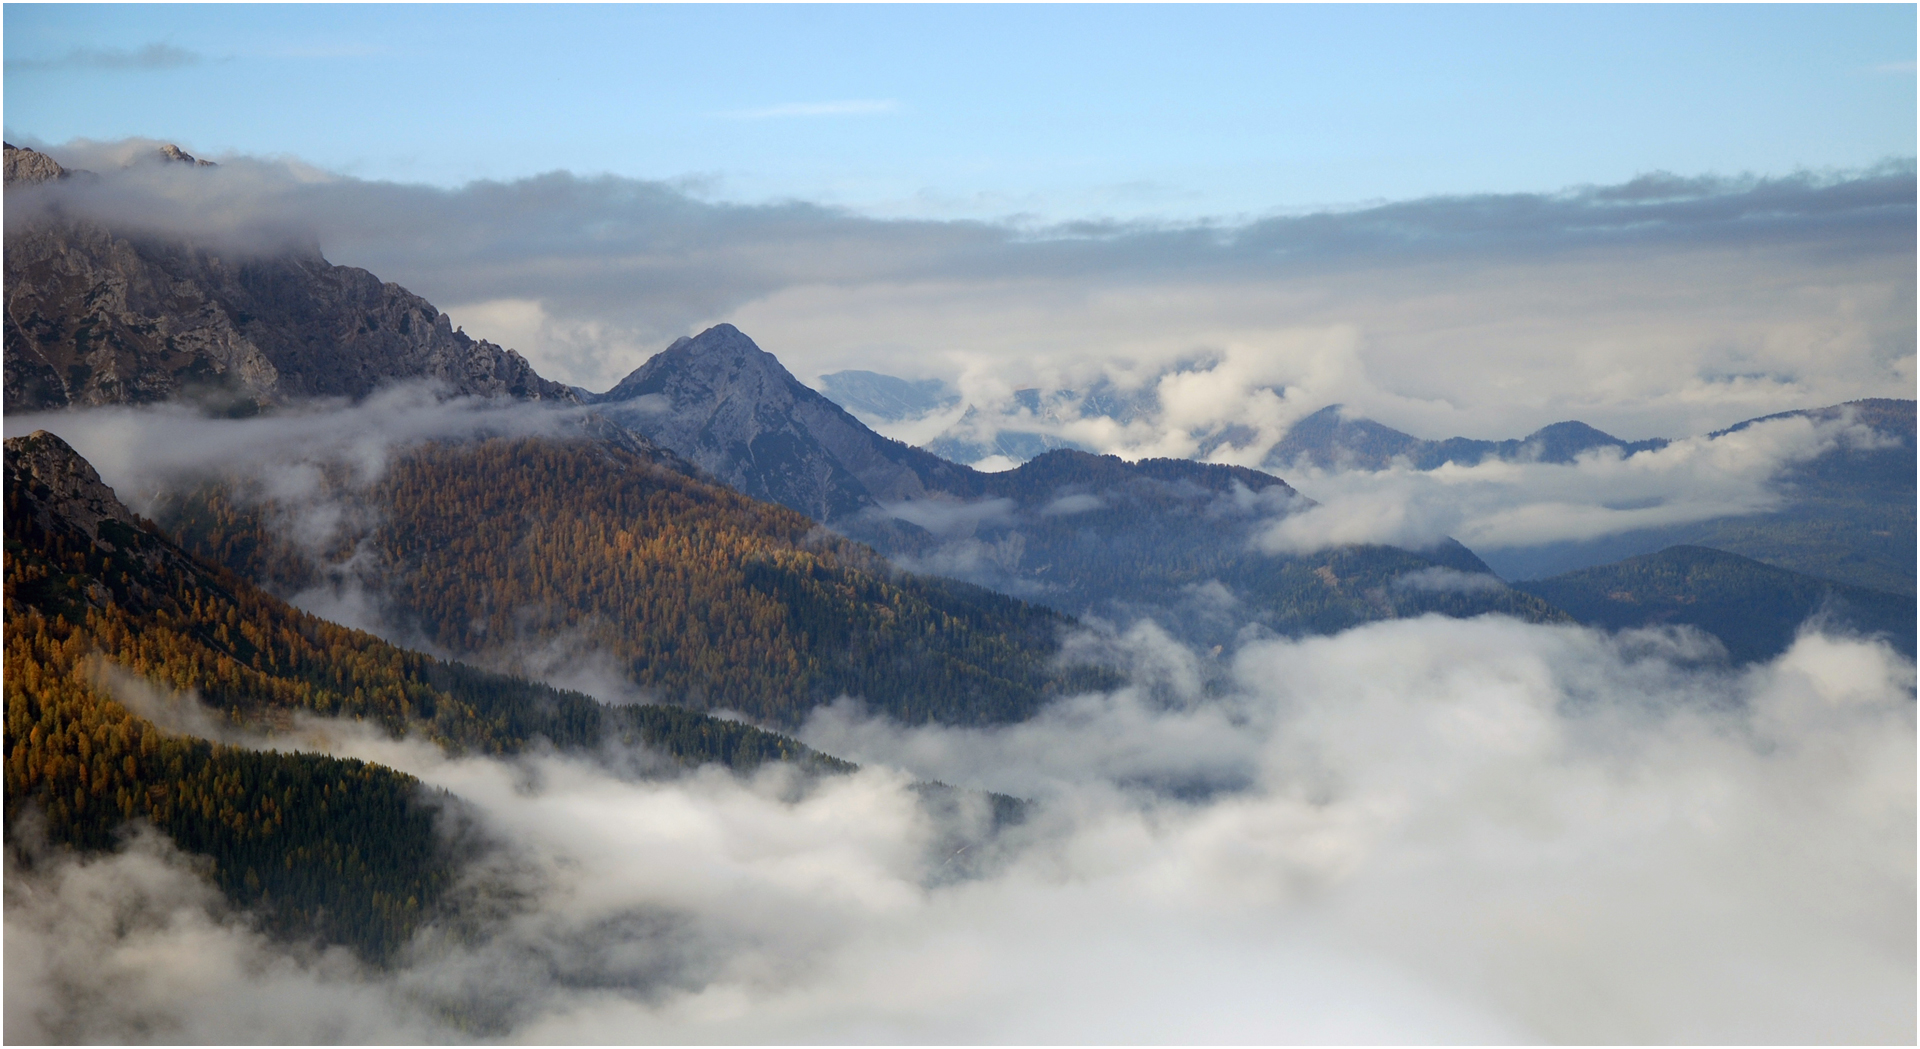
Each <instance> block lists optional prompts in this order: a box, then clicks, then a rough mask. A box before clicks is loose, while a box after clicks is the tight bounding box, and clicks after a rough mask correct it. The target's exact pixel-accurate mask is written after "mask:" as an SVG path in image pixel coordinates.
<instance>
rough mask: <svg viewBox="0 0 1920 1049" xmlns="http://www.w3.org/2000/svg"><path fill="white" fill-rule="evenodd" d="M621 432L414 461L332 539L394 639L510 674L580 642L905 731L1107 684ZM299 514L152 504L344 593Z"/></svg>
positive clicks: (230, 551) (774, 717)
mask: <svg viewBox="0 0 1920 1049" xmlns="http://www.w3.org/2000/svg"><path fill="white" fill-rule="evenodd" d="M672 463H673V461H672V460H670V459H669V458H668V457H666V456H664V455H648V454H643V453H642V452H640V451H636V450H633V449H631V448H622V447H617V446H615V445H612V444H609V443H607V442H605V441H600V440H596V439H593V438H591V437H586V436H582V437H580V438H576V439H568V440H560V439H548V438H540V439H521V440H511V439H496V440H489V441H477V442H467V443H458V444H455V443H446V444H432V445H426V446H421V447H417V448H414V449H411V450H408V451H406V452H404V453H401V454H397V455H396V456H395V457H394V458H393V460H392V462H391V463H390V464H389V466H388V468H387V470H386V472H385V474H384V476H383V477H382V478H381V479H380V480H379V481H378V482H377V483H375V484H373V485H372V486H371V487H368V488H365V489H355V488H352V487H350V486H347V485H345V484H344V483H341V484H339V486H338V487H336V488H335V489H334V490H333V491H332V492H330V493H329V498H332V499H336V500H339V501H341V502H343V503H346V504H348V505H351V506H353V507H354V508H355V512H353V513H348V514H346V515H344V517H345V518H346V519H348V520H352V521H357V522H359V524H358V525H357V526H352V527H350V528H349V530H348V531H346V532H344V533H343V534H342V535H340V536H339V537H338V540H337V548H338V549H339V550H340V551H341V552H342V554H343V556H344V554H345V553H349V552H354V551H359V552H360V558H361V562H364V561H366V560H367V559H371V560H372V562H373V563H374V564H375V565H376V568H375V572H376V574H377V577H378V583H377V590H378V593H379V594H380V595H382V596H383V597H384V599H385V600H386V602H387V606H386V608H385V613H386V616H387V618H388V620H389V621H390V622H392V623H393V624H395V629H398V630H401V631H403V632H408V633H413V634H417V636H419V637H420V638H421V639H422V640H423V643H426V644H430V645H433V646H435V647H436V648H438V649H440V650H442V651H446V652H449V653H452V654H454V655H457V656H460V657H462V658H472V659H478V660H484V661H486V662H488V663H490V664H493V665H496V666H503V667H525V666H528V665H531V664H530V662H529V661H537V660H538V659H539V658H541V657H542V656H543V655H544V654H550V653H552V652H553V651H555V650H556V646H557V647H558V648H561V649H584V650H588V651H591V652H594V653H598V654H600V655H601V656H603V657H604V658H606V659H607V660H608V661H609V664H610V666H609V672H610V673H612V674H614V675H616V676H618V677H621V678H624V679H625V680H627V681H629V682H632V683H633V684H634V685H637V686H639V687H640V688H642V689H645V690H648V691H650V692H652V693H654V694H656V695H658V696H660V697H661V698H663V699H665V700H668V701H671V702H674V703H678V704H685V705H690V706H694V707H703V708H724V709H729V710H734V711H739V712H741V713H744V714H747V715H749V716H751V717H754V718H756V719H759V720H761V721H763V722H767V723H773V724H779V725H797V724H799V723H800V722H801V721H802V720H804V718H805V717H806V715H807V713H808V712H809V711H811V710H812V709H813V708H814V707H815V706H817V705H819V704H822V703H826V702H830V701H832V700H833V699H835V698H837V697H839V696H842V695H852V696H856V697H863V698H864V699H865V700H866V701H867V703H868V704H869V705H871V706H872V707H873V708H875V709H876V710H882V711H885V712H887V713H889V714H891V715H893V716H894V717H896V718H898V719H900V720H902V721H907V722H921V721H928V720H934V721H942V722H949V723H961V724H980V723H988V722H999V721H1015V720H1019V719H1022V718H1025V717H1027V716H1029V715H1031V714H1032V713H1033V712H1034V711H1036V710H1037V709H1039V707H1040V705H1041V704H1042V703H1044V702H1045V701H1046V700H1047V699H1048V698H1049V697H1051V696H1054V695H1057V694H1061V693H1063V692H1070V691H1074V690H1078V689H1084V688H1090V687H1096V686H1101V685H1106V684H1111V683H1112V678H1111V676H1110V675H1108V674H1106V673H1105V672H1102V671H1097V670H1093V669H1091V668H1080V669H1073V668H1062V667H1058V666H1055V662H1056V657H1057V656H1058V654H1059V651H1060V640H1061V634H1062V633H1063V632H1064V631H1065V630H1066V629H1067V628H1069V627H1071V626H1072V623H1071V622H1070V621H1069V620H1068V619H1066V618H1065V617H1063V616H1061V615H1059V614H1058V613H1055V612H1053V611H1049V610H1046V609H1040V608H1034V607H1031V606H1029V605H1026V604H1024V603H1022V602H1020V601H1017V600H1014V599H1011V598H1008V597H1005V596H1003V595H1000V594H996V593H993V592H991V591H988V590H983V589H979V588H977V587H973V586H968V585H966V584H964V583H957V582H952V581H949V580H943V579H930V578H922V577H916V576H912V575H907V574H905V573H900V572H897V571H896V570H895V569H894V568H893V567H892V566H891V565H889V564H887V563H886V562H885V561H884V560H883V559H881V558H880V557H879V556H877V555H876V554H874V553H873V552H872V551H871V550H868V549H866V548H864V547H861V546H859V545H857V544H855V543H852V542H849V541H847V540H845V539H842V538H840V537H838V536H835V535H832V534H831V533H826V532H824V531H823V530H821V529H820V528H819V527H818V525H816V524H815V523H814V522H813V521H812V520H810V519H808V518H806V517H804V516H802V515H800V514H798V513H795V512H793V511H792V510H788V509H786V508H784V507H779V506H775V505H772V504H769V503H764V502H758V501H756V500H753V499H750V498H748V497H746V496H743V495H741V494H739V493H738V492H735V491H732V490H729V489H726V488H723V487H720V486H718V485H714V484H711V483H708V482H705V481H702V480H699V479H696V478H693V477H689V476H687V475H686V474H685V473H683V472H680V471H678V470H675V469H673V468H672ZM283 512H285V510H284V509H283V508H280V507H278V506H277V504H275V503H274V502H273V500H271V499H266V498H264V497H263V495H262V494H261V493H257V492H251V491H244V490H242V491H236V490H234V489H232V488H230V487H228V486H225V485H220V484H215V485H211V486H208V487H206V488H203V489H201V490H199V491H197V492H194V493H190V494H188V495H186V496H184V497H182V498H179V499H177V500H175V501H173V502H171V503H169V504H165V505H163V507H162V508H161V509H159V510H157V511H156V515H157V516H159V517H160V518H161V520H162V521H163V523H165V524H166V525H167V526H168V527H169V528H172V529H174V530H176V531H177V532H178V533H179V534H180V535H181V536H182V538H183V541H184V542H186V543H187V544H188V545H189V547H190V548H192V549H194V550H195V551H197V552H199V553H201V554H203V555H204V556H206V557H208V558H209V559H211V560H216V561H219V562H221V563H223V564H226V565H227V566H229V567H230V568H232V569H234V570H235V571H238V572H240V573H241V574H243V575H246V576H247V577H249V578H252V579H256V580H259V581H261V582H263V583H264V584H265V585H267V586H269V587H271V588H273V589H275V590H277V591H278V592H281V593H287V594H292V593H298V592H300V591H303V590H308V589H311V588H313V587H315V586H324V585H327V583H328V575H327V572H326V570H325V569H323V568H321V567H317V566H316V565H315V564H314V563H313V561H312V560H310V558H309V555H308V554H307V553H306V552H305V551H304V550H303V549H301V548H298V547H296V546H295V545H293V544H292V542H291V541H290V540H288V539H287V538H286V537H285V536H284V535H283V534H281V533H279V532H277V531H276V530H275V529H273V528H271V527H269V524H268V523H269V522H271V521H273V520H274V519H275V515H276V514H280V513H283Z"/></svg>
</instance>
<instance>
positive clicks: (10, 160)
mask: <svg viewBox="0 0 1920 1049" xmlns="http://www.w3.org/2000/svg"><path fill="white" fill-rule="evenodd" d="M4 145H5V146H6V184H7V185H9V186H11V185H13V184H14V183H16V182H18V183H21V184H23V185H32V184H33V183H35V182H51V181H53V180H55V179H62V178H66V177H67V176H68V174H69V172H68V171H67V169H66V168H63V167H61V166H60V165H59V163H58V162H57V161H55V160H54V159H53V158H52V157H50V156H47V155H46V154H45V153H42V152H40V151H39V150H35V149H23V148H21V147H20V146H16V145H14V144H13V143H11V142H7V143H4Z"/></svg>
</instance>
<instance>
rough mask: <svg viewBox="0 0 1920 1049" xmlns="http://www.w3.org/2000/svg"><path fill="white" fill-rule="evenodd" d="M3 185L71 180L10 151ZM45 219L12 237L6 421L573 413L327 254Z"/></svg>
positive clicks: (11, 231) (569, 396) (422, 308)
mask: <svg viewBox="0 0 1920 1049" xmlns="http://www.w3.org/2000/svg"><path fill="white" fill-rule="evenodd" d="M169 159H173V160H176V161H190V162H191V161H192V158H190V157H188V156H187V155H186V154H184V153H183V154H181V155H180V156H179V157H171V158H169ZM193 163H195V166H211V165H205V164H203V163H201V162H193ZM6 172H7V183H8V185H9V187H10V188H12V189H25V190H27V191H30V192H35V193H49V192H52V193H58V192H60V191H61V190H62V189H63V188H64V187H61V186H57V185H56V186H45V185H34V184H35V183H46V182H54V181H58V180H60V179H61V178H62V177H63V176H64V175H65V174H66V173H65V172H62V171H61V170H60V167H59V165H58V164H55V163H54V162H53V161H52V160H51V159H50V158H48V157H46V156H44V155H42V154H39V153H35V152H34V151H32V150H24V149H18V148H16V147H13V146H7V147H6ZM49 215H50V216H51V217H46V218H42V219H39V220H36V221H34V222H32V223H31V224H28V225H26V226H25V227H24V228H19V229H15V228H13V227H11V226H10V227H9V228H8V230H7V236H6V262H5V272H6V304H7V319H6V335H5V350H6V410H7V411H10V412H13V411H33V410H39V409H51V408H68V407H81V406H87V405H100V404H145V403H151V402H156V401H165V400H189V401H197V402H201V403H205V404H207V405H208V406H210V407H214V408H217V409H221V410H227V411H233V412H237V413H245V412H250V411H254V410H257V409H259V408H263V407H267V406H269V405H273V404H279V403H284V402H287V401H292V400H297V399H300V398H306V397H348V398H360V397H364V396H366V395H367V394H369V393H371V392H373V390H375V389H376V388H378V387H379V386H381V385H384V384H387V383H392V382H398V381H404V380H410V379H431V380H437V381H439V382H441V383H444V384H445V385H446V387H447V388H448V390H449V391H450V392H452V393H456V394H472V395H479V396H488V397H500V396H507V397H519V398H527V399H534V400H557V401H566V402H572V401H575V400H576V399H577V398H576V395H575V394H574V392H573V391H572V390H571V389H570V388H568V387H566V386H563V385H561V384H560V383H555V382H550V381H548V380H546V379H542V378H541V377H540V376H539V375H537V374H536V373H535V372H534V370H533V367H532V366H531V365H530V364H528V363H527V361H526V359H525V358H523V357H521V356H520V355H519V354H517V353H514V352H513V351H511V350H505V349H502V348H500V347H499V346H496V345H494V344H493V343H490V342H484V341H476V340H474V339H471V338H469V337H468V336H467V335H466V334H464V333H462V332H457V331H454V330H453V327H452V325H451V323H450V322H449V321H448V319H447V317H446V315H445V314H443V313H441V312H439V311H438V310H436V309H434V307H433V305H432V304H431V303H429V302H427V301H426V300H425V299H422V298H421V297H419V296H418V295H414V294H412V293H411V292H409V291H407V290H406V289H405V288H402V287H400V286H399V285H397V284H389V283H383V282H382V281H380V279H379V278H377V277H375V276H374V275H373V274H371V273H368V272H367V271H365V270H362V269H355V268H353V267H350V266H335V265H333V264H331V263H329V262H327V260H326V259H324V258H322V257H321V256H320V254H319V252H318V251H317V250H308V251H289V252H282V253H279V254H275V255H267V256H241V255H236V254H233V253H228V252H223V251H217V250H212V249H209V248H207V247H205V246H202V245H197V244H193V243H190V242H187V241H183V240H177V239H170V238H165V237H158V236H151V235H142V234H137V233H132V232H128V231H122V230H115V229H109V228H107V227H105V226H102V225H99V224H97V223H94V222H91V221H87V220H85V219H76V218H71V217H61V214H60V212H59V211H58V209H57V208H56V209H53V210H51V211H50V212H49Z"/></svg>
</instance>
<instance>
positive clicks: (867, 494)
mask: <svg viewBox="0 0 1920 1049" xmlns="http://www.w3.org/2000/svg"><path fill="white" fill-rule="evenodd" d="M586 399H587V400H588V401H589V402H590V403H594V404H599V405H602V406H603V407H602V411H604V412H606V414H607V415H609V416H610V417H612V418H613V419H614V420H615V421H617V422H619V423H620V424H621V425H623V426H627V427H630V428H632V429H634V430H636V431H638V432H640V433H642V434H645V435H646V436H647V437H648V438H650V439H652V440H654V441H656V442H658V443H660V444H661V445H663V446H665V447H667V448H670V449H672V450H673V451H675V452H677V453H679V454H680V455H683V456H685V457H687V458H688V459H691V460H693V462H694V463H696V464H698V465H699V466H700V468H701V469H704V470H706V471H708V472H709V473H711V474H713V475H714V476H715V477H717V478H719V479H721V480H722V481H724V482H726V483H727V484H729V485H732V486H733V487H734V488H736V489H738V490H740V491H742V492H745V493H747V494H748V495H751V496H754V497H755V498H759V499H766V500H768V501H770V502H776V503H780V504H782V505H784V506H787V507H791V508H792V509H795V510H798V511H800V512H801V513H803V514H806V515H808V516H810V517H812V518H814V519H815V520H819V521H833V520H839V519H842V518H845V517H848V516H850V515H853V514H857V513H860V512H862V511H864V510H866V509H868V508H870V507H872V506H874V505H875V504H876V503H885V502H893V501H897V500H900V499H911V498H918V497H920V496H923V495H925V494H926V479H927V477H929V476H931V475H932V474H934V473H952V472H954V471H958V470H961V469H963V468H961V467H956V466H954V465H953V464H951V463H947V462H945V461H943V460H941V459H939V458H938V457H937V456H934V455H931V454H929V453H926V452H922V451H919V450H918V449H912V448H908V447H907V446H906V445H903V444H900V443H899V442H897V441H889V440H887V439H886V438H884V437H881V436H880V435H878V434H876V433H874V432H873V431H871V430H869V429H867V428H866V426H864V425H863V424H861V422H860V421H859V420H857V419H855V418H854V417H853V416H851V415H849V414H847V412H846V409H844V408H841V407H840V406H839V405H837V404H835V403H833V402H832V401H830V400H828V399H827V398H825V397H823V396H821V395H820V394H819V393H818V392H816V391H814V390H812V389H810V388H808V387H807V386H806V385H804V384H803V383H801V382H800V380H798V379H796V378H794V377H793V373H791V372H789V371H787V369H786V367H785V366H784V365H782V364H781V363H780V361H779V359H778V358H776V357H774V355H773V354H771V353H768V352H766V351H765V350H762V349H761V348H760V347H759V346H758V345H755V343H754V341H753V340H752V339H750V338H748V337H747V336H746V334H745V333H743V332H742V331H740V329H738V328H736V327H734V326H733V325H731V324H716V325H714V326H713V327H711V328H708V329H707V330H705V331H703V332H701V333H700V334H698V335H695V336H692V337H691V338H681V339H676V340H674V342H673V344H672V345H670V346H668V347H667V348H666V349H664V350H662V351H660V352H659V353H658V354H655V355H654V356H653V358H652V359H650V360H648V361H647V362H646V363H645V364H643V365H641V366H640V367H639V368H638V369H636V370H635V371H634V372H633V374H631V375H629V376H627V377H626V378H625V379H623V380H621V381H620V384H619V385H617V386H615V387H614V388H613V389H611V390H609V391H607V392H606V393H603V394H600V395H598V396H590V397H588V398H586Z"/></svg>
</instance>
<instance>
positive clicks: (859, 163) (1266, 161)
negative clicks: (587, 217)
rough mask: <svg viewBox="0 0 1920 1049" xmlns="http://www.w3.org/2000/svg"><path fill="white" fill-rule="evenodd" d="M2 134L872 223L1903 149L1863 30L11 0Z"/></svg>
mask: <svg viewBox="0 0 1920 1049" xmlns="http://www.w3.org/2000/svg"><path fill="white" fill-rule="evenodd" d="M5 30H6V35H5V59H6V63H5V69H6V95H5V103H6V105H5V124H6V133H7V135H8V136H9V139H10V140H20V139H25V140H28V141H36V142H42V143H59V142H64V141H67V140H69V139H73V138H76V137H86V138H92V139H114V138H121V137H125V136H147V137H153V138H161V139H168V140H173V141H178V142H180V143H182V144H183V145H185V146H187V147H188V148H189V149H191V150H195V151H197V152H201V153H204V154H213V155H220V154H222V153H226V152H229V151H237V152H245V153H252V154H270V155H271V154H290V155H295V156H298V157H299V158H301V159H303V160H305V161H307V162H310V163H312V164H316V165H318V166H320V167H323V168H326V169H328V170H331V171H336V172H340V173H345V174H351V175H354V176H358V177H360V178H367V179H382V180H385V179H391V180H399V181H405V182H423V183H429V184H433V185H440V186H455V185H459V184H462V183H465V182H467V181H470V180H473V179H479V178H487V179H511V178H517V177H523V176H527V175H532V174H536V173H540V172H546V171H552V170H556V169H566V170H570V171H574V172H577V173H581V174H597V173H612V174H618V175H623V176H628V177H633V178H642V179H670V180H680V181H681V183H682V184H683V185H684V186H686V187H687V188H689V189H690V190H691V191H693V192H694V193H695V195H697V196H702V197H705V198H707V199H714V200H732V201H766V200H780V199H803V200H810V201H817V202H822V203H828V204H835V205H840V206H844V207H848V208H852V209H854V210H857V211H859V212H862V213H865V214H869V215H876V216H894V217H904V216H914V217H934V218H939V217H983V218H998V217H1005V216H1012V215H1027V216H1030V217H1032V218H1035V219H1039V220H1048V221H1051V220H1063V219H1073V218H1083V217H1095V216H1111V217H1127V218H1169V219H1189V218H1194V217H1202V216H1222V217H1229V216H1245V215H1251V214H1264V213H1272V212H1276V211H1278V212H1286V211H1297V210H1303V209H1314V208H1319V207H1324V206H1327V205H1352V204H1356V203H1359V202H1364V201H1377V200H1388V199H1409V198H1415V197H1421V196H1427V195H1432V194H1443V193H1486V192H1520V191H1543V190H1554V189H1558V188H1561V187H1565V186H1570V185H1577V184H1595V183H1616V182H1621V181H1624V180H1626V179H1629V178H1631V177H1633V176H1634V175H1637V174H1641V173H1645V172H1648V171H1655V170H1665V171H1673V172H1678V173H1682V174H1705V173H1719V174H1729V175H1731V174H1738V173H1742V172H1752V173H1758V174H1784V173H1789V172H1793V171H1796V170H1800V169H1807V168H1811V169H1816V170H1821V169H1832V168H1843V169H1844V168H1855V167H1861V166H1865V165H1870V164H1872V163H1874V162H1876V161H1879V160H1881V159H1884V158H1887V157H1911V156H1912V155H1913V154H1914V151H1915V87H1914V72H1913V69H1914V64H1913V63H1914V54H1915V47H1914V41H1915V9H1914V7H1913V6H1912V5H1885V6H1839V5H1816V6H1705V7H1691V6H1689V7H1660V6H1651V7H1643V6H1604V7H1571V6H1554V7H1508V6H1501V7H1481V8H1453V7H1432V6H1421V7H1349V6H1338V7H1307V6H1302V7H1267V6H1257V7H1256V6H1230V7H1190V6H1181V7H1161V6H1128V7H1092V6H1080V7H1007V6H964V7H944V6H903V7H889V6H873V7H840V6H798V7H758V6H714V7H665V6H649V7H624V6H621V7H615V6H589V7H556V6H539V7H519V6H483V7H464V6H430V7H383V6H363V5H332V6H277V5H276V6H260V7H228V6H220V5H191V6H158V5H152V6H149V5H139V6H110V5H73V6H67V5H32V4H9V5H7V7H6V9H5Z"/></svg>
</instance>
